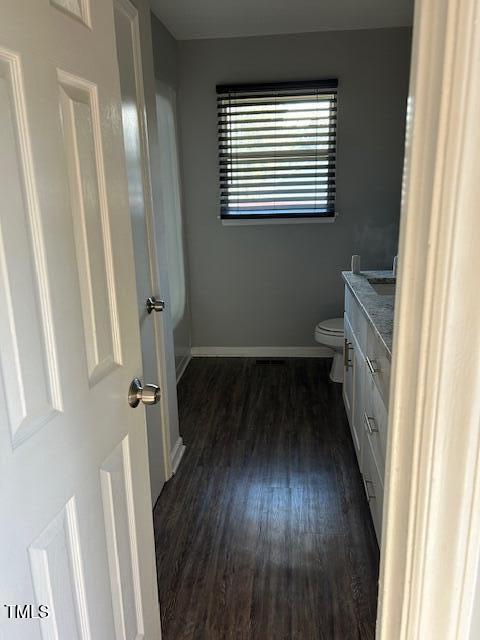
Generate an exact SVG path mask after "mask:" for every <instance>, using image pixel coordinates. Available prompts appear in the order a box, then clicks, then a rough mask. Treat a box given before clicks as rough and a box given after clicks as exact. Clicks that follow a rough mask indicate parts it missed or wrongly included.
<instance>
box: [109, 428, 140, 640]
mask: <svg viewBox="0 0 480 640" xmlns="http://www.w3.org/2000/svg"><path fill="white" fill-rule="evenodd" d="M131 474H132V469H131V464H130V447H129V442H128V436H127V437H125V438H124V440H123V441H122V442H121V444H119V445H118V446H117V447H116V448H115V450H114V451H113V452H112V453H111V454H110V455H109V457H108V458H107V460H105V462H104V463H103V464H102V467H101V477H102V496H103V510H104V514H105V527H106V532H107V546H108V550H109V565H110V582H111V585H112V596H113V610H114V617H115V627H116V631H117V637H118V638H132V640H133V639H134V638H138V637H143V614H142V610H143V607H142V597H141V592H140V576H139V574H138V549H137V537H136V533H135V526H134V523H135V510H134V505H133V490H132V475H131Z"/></svg>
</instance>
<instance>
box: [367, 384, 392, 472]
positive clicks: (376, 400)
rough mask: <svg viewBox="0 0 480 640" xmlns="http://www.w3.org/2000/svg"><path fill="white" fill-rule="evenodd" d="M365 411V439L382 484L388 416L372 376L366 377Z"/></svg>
mask: <svg viewBox="0 0 480 640" xmlns="http://www.w3.org/2000/svg"><path fill="white" fill-rule="evenodd" d="M365 378H366V379H365V411H364V413H363V416H362V421H363V428H364V430H365V434H366V436H365V439H368V440H369V442H370V447H371V449H372V453H373V457H374V458H375V462H376V465H377V468H378V471H379V474H380V478H381V480H382V482H383V481H384V478H385V459H386V452H387V428H388V414H387V409H386V407H385V404H384V402H383V399H382V397H381V395H380V393H379V391H378V389H377V387H376V385H375V382H374V381H373V378H372V376H371V375H366V376H365Z"/></svg>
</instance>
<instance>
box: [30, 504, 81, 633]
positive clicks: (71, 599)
mask: <svg viewBox="0 0 480 640" xmlns="http://www.w3.org/2000/svg"><path fill="white" fill-rule="evenodd" d="M29 554H30V566H31V570H32V578H33V584H34V590H35V596H36V601H37V602H38V603H42V602H44V603H47V602H52V603H53V607H54V609H55V617H48V618H45V620H44V622H43V623H42V633H43V635H44V636H45V637H47V638H56V637H58V638H69V639H71V640H87V639H88V640H89V639H90V638H91V633H90V621H89V618H88V610H87V608H86V593H85V584H84V580H83V567H82V552H81V549H80V539H79V534H78V521H77V511H76V505H75V499H74V498H71V500H69V502H68V503H67V504H66V505H65V507H64V508H63V509H62V511H61V512H60V513H59V514H58V515H57V516H55V518H54V519H53V520H52V521H51V522H50V523H49V524H48V526H47V527H46V528H45V529H44V531H43V532H42V533H41V534H40V536H39V537H38V538H37V539H36V540H35V541H34V542H33V543H32V544H31V545H30V547H29Z"/></svg>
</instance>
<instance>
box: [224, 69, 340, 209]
mask: <svg viewBox="0 0 480 640" xmlns="http://www.w3.org/2000/svg"><path fill="white" fill-rule="evenodd" d="M337 86H338V81H337V80H321V81H311V82H310V81H309V82H289V83H280V84H256V85H253V84H248V85H219V86H217V94H218V97H217V104H218V142H219V162H220V201H221V217H222V218H223V219H231V218H236V219H242V218H247V219H250V218H306V217H332V216H334V215H335V167H336V131H337Z"/></svg>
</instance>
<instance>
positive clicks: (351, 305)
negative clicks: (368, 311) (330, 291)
mask: <svg viewBox="0 0 480 640" xmlns="http://www.w3.org/2000/svg"><path fill="white" fill-rule="evenodd" d="M345 315H346V316H347V318H348V320H349V322H350V324H351V326H352V330H353V333H354V334H355V337H356V339H357V342H358V344H359V346H360V349H361V350H362V351H364V352H365V349H366V346H367V327H368V322H367V319H366V318H365V316H364V315H363V312H362V310H361V309H360V306H359V304H358V302H357V301H356V300H355V298H354V296H353V294H352V292H351V291H350V289H349V288H348V287H345Z"/></svg>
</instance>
